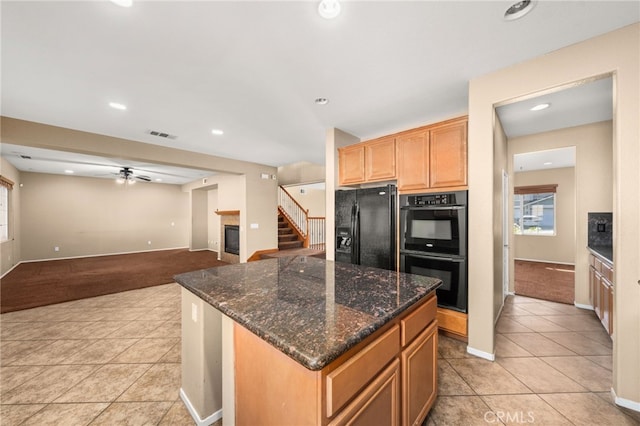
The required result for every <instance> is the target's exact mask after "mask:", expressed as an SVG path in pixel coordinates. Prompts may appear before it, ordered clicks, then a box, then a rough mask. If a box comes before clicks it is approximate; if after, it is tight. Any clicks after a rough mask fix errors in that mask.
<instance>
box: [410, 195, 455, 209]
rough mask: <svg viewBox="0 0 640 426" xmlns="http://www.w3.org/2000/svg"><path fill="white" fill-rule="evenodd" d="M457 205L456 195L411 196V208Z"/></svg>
mask: <svg viewBox="0 0 640 426" xmlns="http://www.w3.org/2000/svg"><path fill="white" fill-rule="evenodd" d="M453 204H456V197H455V194H425V195H411V196H409V205H410V206H436V205H443V206H446V205H453Z"/></svg>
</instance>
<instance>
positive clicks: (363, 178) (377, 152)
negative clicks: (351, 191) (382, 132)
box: [338, 137, 396, 185]
mask: <svg viewBox="0 0 640 426" xmlns="http://www.w3.org/2000/svg"><path fill="white" fill-rule="evenodd" d="M338 162H339V168H340V185H351V184H356V183H365V182H381V181H389V180H395V178H396V142H395V138H393V137H385V138H380V139H375V140H372V141H368V142H362V143H359V144H355V145H350V146H347V147H344V148H338Z"/></svg>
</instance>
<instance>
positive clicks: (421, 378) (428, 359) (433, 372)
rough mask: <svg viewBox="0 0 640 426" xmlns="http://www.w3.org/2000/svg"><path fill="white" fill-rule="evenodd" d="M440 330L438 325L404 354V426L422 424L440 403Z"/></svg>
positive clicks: (428, 330) (403, 352)
mask: <svg viewBox="0 0 640 426" xmlns="http://www.w3.org/2000/svg"><path fill="white" fill-rule="evenodd" d="M437 358H438V327H437V324H436V323H435V322H434V323H432V324H431V326H429V327H428V328H427V329H426V330H424V331H423V332H422V334H420V336H418V337H417V338H416V339H415V340H414V341H413V342H412V343H411V344H410V345H409V346H408V347H407V348H406V349H405V350H404V351H402V384H403V395H404V398H403V404H402V411H403V415H402V424H403V426H408V425H420V424H422V422H423V421H424V419H425V418H426V417H427V414H428V413H429V410H430V409H431V406H432V405H433V403H434V402H435V400H436V395H437V389H438V378H437V368H436V367H435V366H436V365H437V364H436V361H437Z"/></svg>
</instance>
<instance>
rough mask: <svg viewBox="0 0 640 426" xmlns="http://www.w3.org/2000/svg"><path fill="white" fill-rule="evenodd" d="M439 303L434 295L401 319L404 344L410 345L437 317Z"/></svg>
mask: <svg viewBox="0 0 640 426" xmlns="http://www.w3.org/2000/svg"><path fill="white" fill-rule="evenodd" d="M437 309H438V304H437V301H436V298H435V296H432V297H430V298H429V300H427V301H426V302H425V303H423V304H422V306H420V307H419V308H417V309H416V310H414V311H413V312H411V313H410V314H409V315H407V316H406V317H405V318H403V319H402V320H400V327H401V332H402V334H401V336H402V346H406V345H408V344H409V343H410V342H411V341H412V340H413V339H414V338H415V337H416V336H417V335H418V334H420V332H421V331H422V330H424V329H425V328H426V327H427V326H428V325H429V324H431V321H433V320H434V319H436V311H437Z"/></svg>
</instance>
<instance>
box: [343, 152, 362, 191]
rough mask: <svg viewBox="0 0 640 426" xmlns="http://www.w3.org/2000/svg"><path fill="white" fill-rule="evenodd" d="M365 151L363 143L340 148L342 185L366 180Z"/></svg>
mask: <svg viewBox="0 0 640 426" xmlns="http://www.w3.org/2000/svg"><path fill="white" fill-rule="evenodd" d="M364 151H365V150H364V146H363V145H362V144H356V145H350V146H347V147H344V148H339V149H338V166H339V175H340V185H349V184H354V183H362V182H364V176H365V172H364Z"/></svg>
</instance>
